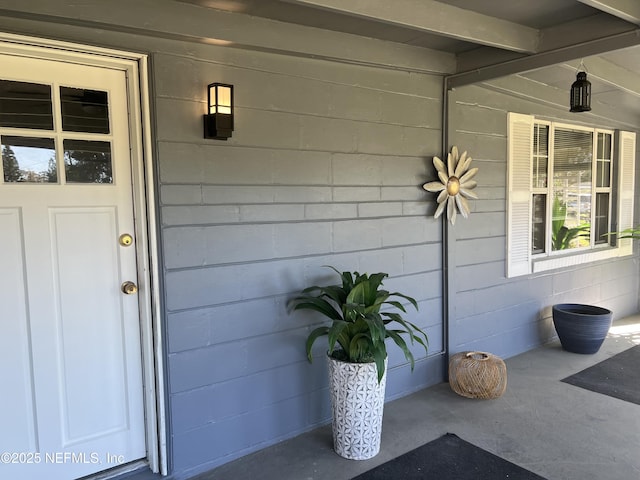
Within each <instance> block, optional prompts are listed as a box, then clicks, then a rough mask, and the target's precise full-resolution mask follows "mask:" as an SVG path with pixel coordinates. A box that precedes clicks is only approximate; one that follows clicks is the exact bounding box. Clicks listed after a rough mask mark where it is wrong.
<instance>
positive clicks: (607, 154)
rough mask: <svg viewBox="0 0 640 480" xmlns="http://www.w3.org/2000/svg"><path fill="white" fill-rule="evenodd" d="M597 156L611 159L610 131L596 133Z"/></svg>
mask: <svg viewBox="0 0 640 480" xmlns="http://www.w3.org/2000/svg"><path fill="white" fill-rule="evenodd" d="M598 158H602V159H606V160H611V134H610V133H598Z"/></svg>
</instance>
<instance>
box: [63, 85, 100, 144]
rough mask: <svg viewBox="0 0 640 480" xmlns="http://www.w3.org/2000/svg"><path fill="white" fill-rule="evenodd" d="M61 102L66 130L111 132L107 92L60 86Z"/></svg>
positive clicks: (64, 128)
mask: <svg viewBox="0 0 640 480" xmlns="http://www.w3.org/2000/svg"><path fill="white" fill-rule="evenodd" d="M60 102H61V107H62V129H63V130H64V131H67V132H87V133H109V106H108V103H107V92H101V91H99V90H86V89H83V88H71V87H60Z"/></svg>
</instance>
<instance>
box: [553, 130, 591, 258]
mask: <svg viewBox="0 0 640 480" xmlns="http://www.w3.org/2000/svg"><path fill="white" fill-rule="evenodd" d="M592 139H593V133H592V132H585V131H580V130H567V129H561V128H557V129H556V130H555V140H554V145H553V154H554V166H553V219H552V225H551V228H552V232H551V234H552V244H553V250H565V249H570V248H577V247H586V246H589V244H590V243H589V242H590V240H589V230H590V226H591V169H592V159H593V141H592Z"/></svg>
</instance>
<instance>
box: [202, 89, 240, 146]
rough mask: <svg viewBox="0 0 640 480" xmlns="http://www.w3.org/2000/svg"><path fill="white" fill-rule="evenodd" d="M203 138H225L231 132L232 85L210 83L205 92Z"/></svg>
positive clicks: (229, 135)
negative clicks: (205, 111) (205, 105)
mask: <svg viewBox="0 0 640 480" xmlns="http://www.w3.org/2000/svg"><path fill="white" fill-rule="evenodd" d="M207 105H208V113H207V114H206V115H205V116H204V138H214V139H216V140H226V139H227V138H229V137H231V134H232V132H233V85H227V84H224V83H212V84H211V85H209V87H208V92H207Z"/></svg>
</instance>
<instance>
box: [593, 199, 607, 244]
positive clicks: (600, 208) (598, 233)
mask: <svg viewBox="0 0 640 480" xmlns="http://www.w3.org/2000/svg"><path fill="white" fill-rule="evenodd" d="M607 233H609V194H608V193H598V194H596V225H595V231H594V235H595V238H594V241H595V243H596V244H598V243H600V244H602V243H609V241H610V238H609V237H608V236H605V234H607Z"/></svg>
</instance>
